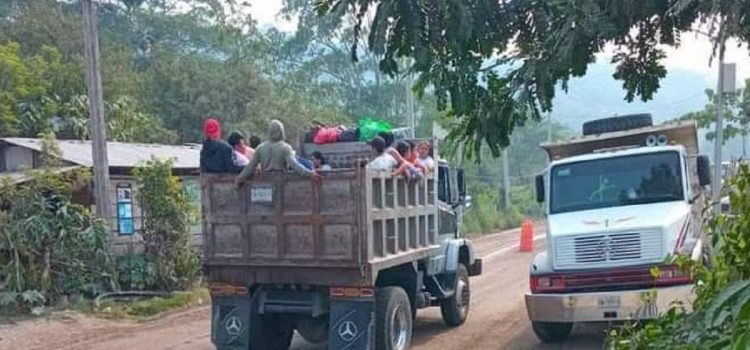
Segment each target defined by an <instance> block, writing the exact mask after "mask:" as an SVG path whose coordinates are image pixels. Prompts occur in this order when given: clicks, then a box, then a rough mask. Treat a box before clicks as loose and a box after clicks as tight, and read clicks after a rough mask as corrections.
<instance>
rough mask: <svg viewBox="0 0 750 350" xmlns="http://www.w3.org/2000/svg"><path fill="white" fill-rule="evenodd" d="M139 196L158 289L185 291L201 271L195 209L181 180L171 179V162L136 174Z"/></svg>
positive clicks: (155, 161)
mask: <svg viewBox="0 0 750 350" xmlns="http://www.w3.org/2000/svg"><path fill="white" fill-rule="evenodd" d="M135 176H136V180H137V183H138V191H136V196H137V197H138V202H139V203H140V204H141V208H142V210H143V218H144V220H143V232H142V234H143V242H144V245H145V254H146V257H147V259H148V260H149V261H150V263H152V264H153V267H154V271H155V275H154V277H155V286H156V287H157V288H159V289H165V290H174V289H185V288H187V287H189V286H191V285H192V284H193V283H194V282H195V280H196V278H197V277H198V274H199V271H200V262H199V259H198V255H197V253H196V252H195V250H194V249H193V247H192V244H191V241H190V240H191V237H190V230H189V220H188V219H189V217H188V215H189V213H190V211H191V209H192V207H191V205H190V203H189V200H188V197H187V194H186V193H185V190H184V189H183V188H182V187H181V186H180V182H179V179H178V178H177V177H175V176H173V175H172V162H171V161H168V160H167V161H162V160H158V159H152V160H150V161H148V162H147V163H146V164H145V165H144V166H141V167H139V168H137V169H136V170H135Z"/></svg>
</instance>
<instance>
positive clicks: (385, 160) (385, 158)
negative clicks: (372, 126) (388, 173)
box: [368, 136, 398, 170]
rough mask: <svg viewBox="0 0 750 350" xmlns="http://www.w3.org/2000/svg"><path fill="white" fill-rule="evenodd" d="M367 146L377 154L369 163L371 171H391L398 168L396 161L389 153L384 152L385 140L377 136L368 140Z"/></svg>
mask: <svg viewBox="0 0 750 350" xmlns="http://www.w3.org/2000/svg"><path fill="white" fill-rule="evenodd" d="M368 144H369V145H370V146H371V147H372V148H373V149H374V150H375V152H376V153H377V154H378V156H377V157H375V159H373V160H372V161H370V164H369V167H370V169H373V170H393V169H396V167H397V166H398V161H397V160H396V158H394V157H393V156H392V155H391V154H390V152H386V145H385V140H383V138H382V137H380V136H378V137H375V138H374V139H372V140H370V142H368Z"/></svg>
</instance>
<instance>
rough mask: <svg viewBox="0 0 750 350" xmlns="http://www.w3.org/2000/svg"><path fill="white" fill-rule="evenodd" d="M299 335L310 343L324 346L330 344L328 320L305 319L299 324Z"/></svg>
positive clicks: (323, 318)
mask: <svg viewBox="0 0 750 350" xmlns="http://www.w3.org/2000/svg"><path fill="white" fill-rule="evenodd" d="M296 328H297V333H299V335H300V336H301V337H302V338H304V339H305V340H306V341H307V342H308V343H310V344H313V345H316V346H322V345H323V344H325V343H326V342H328V318H327V317H323V316H321V317H316V318H312V317H305V318H302V319H300V320H299V322H297V327H296Z"/></svg>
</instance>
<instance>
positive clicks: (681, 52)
mask: <svg viewBox="0 0 750 350" xmlns="http://www.w3.org/2000/svg"><path fill="white" fill-rule="evenodd" d="M249 3H250V6H251V7H250V13H251V15H252V16H253V17H254V18H255V19H256V20H257V21H258V24H259V26H260V27H261V28H263V27H270V26H273V27H277V28H279V29H280V30H283V31H287V32H291V31H293V30H294V28H295V25H296V24H295V23H294V22H289V21H284V20H283V19H282V18H280V16H278V13H279V11H280V10H281V7H282V0H249ZM711 50H712V47H711V43H710V42H709V41H708V39H706V38H705V37H703V36H700V35H696V34H692V33H688V34H684V35H683V37H682V46H681V47H680V48H678V49H672V48H667V59H666V60H665V63H666V66H667V70H670V69H684V70H688V71H693V72H696V73H698V74H701V75H703V76H704V77H706V78H707V79H708V80H711V81H713V82H714V85H715V84H716V83H715V82H716V76H717V70H718V69H717V61H716V60H714V62H713V64H712V65H710V66H709V61H710V57H711V56H710V54H711ZM604 56H606V54H604ZM725 62H727V63H735V64H737V77H736V81H737V86H738V87H739V86H740V85H741V84H740V82H741V81H742V80H743V79H746V78H748V77H750V56H749V55H748V51H747V48H746V47H737V43H736V42H730V43H728V45H727V53H726V58H725Z"/></svg>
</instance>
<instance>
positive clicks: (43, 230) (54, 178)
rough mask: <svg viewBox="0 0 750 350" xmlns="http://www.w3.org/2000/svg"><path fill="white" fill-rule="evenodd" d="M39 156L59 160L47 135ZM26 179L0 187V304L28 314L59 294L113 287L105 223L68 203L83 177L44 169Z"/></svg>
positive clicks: (82, 173) (85, 176) (50, 161)
mask: <svg viewBox="0 0 750 350" xmlns="http://www.w3.org/2000/svg"><path fill="white" fill-rule="evenodd" d="M43 153H44V154H45V157H43V159H44V161H45V164H47V165H54V164H56V159H59V157H58V156H57V154H59V150H56V148H55V147H54V140H53V139H52V137H50V136H47V137H46V141H45V151H44V152H43ZM30 175H31V177H32V180H31V181H28V182H26V183H24V184H20V185H11V184H10V183H9V182H5V183H4V184H1V185H0V263H2V265H1V266H0V275H2V276H4V277H3V278H4V280H5V281H4V283H5V285H6V288H5V292H3V293H2V295H0V304H3V305H9V304H14V305H16V306H17V307H18V308H20V309H22V310H25V311H29V310H30V309H31V308H33V307H35V306H39V305H41V304H43V303H48V302H51V301H54V300H55V299H56V298H57V297H58V296H60V295H70V294H80V293H86V294H89V295H93V294H96V293H98V292H100V291H102V290H112V289H114V288H115V287H116V286H115V280H114V276H113V275H114V273H115V271H114V268H113V264H112V262H111V258H110V255H109V251H108V248H109V246H108V238H109V234H108V230H107V225H106V223H105V222H104V221H102V220H99V219H98V218H96V217H94V216H93V215H92V214H91V213H90V211H89V210H88V209H87V208H85V207H83V206H80V205H76V204H73V203H72V202H71V193H72V191H73V190H74V189H76V188H79V187H80V186H81V184H87V183H88V180H89V175H88V173H87V172H86V171H72V172H69V173H64V174H61V173H58V172H55V171H53V169H51V168H47V167H45V168H43V169H41V170H38V171H34V172H30Z"/></svg>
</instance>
